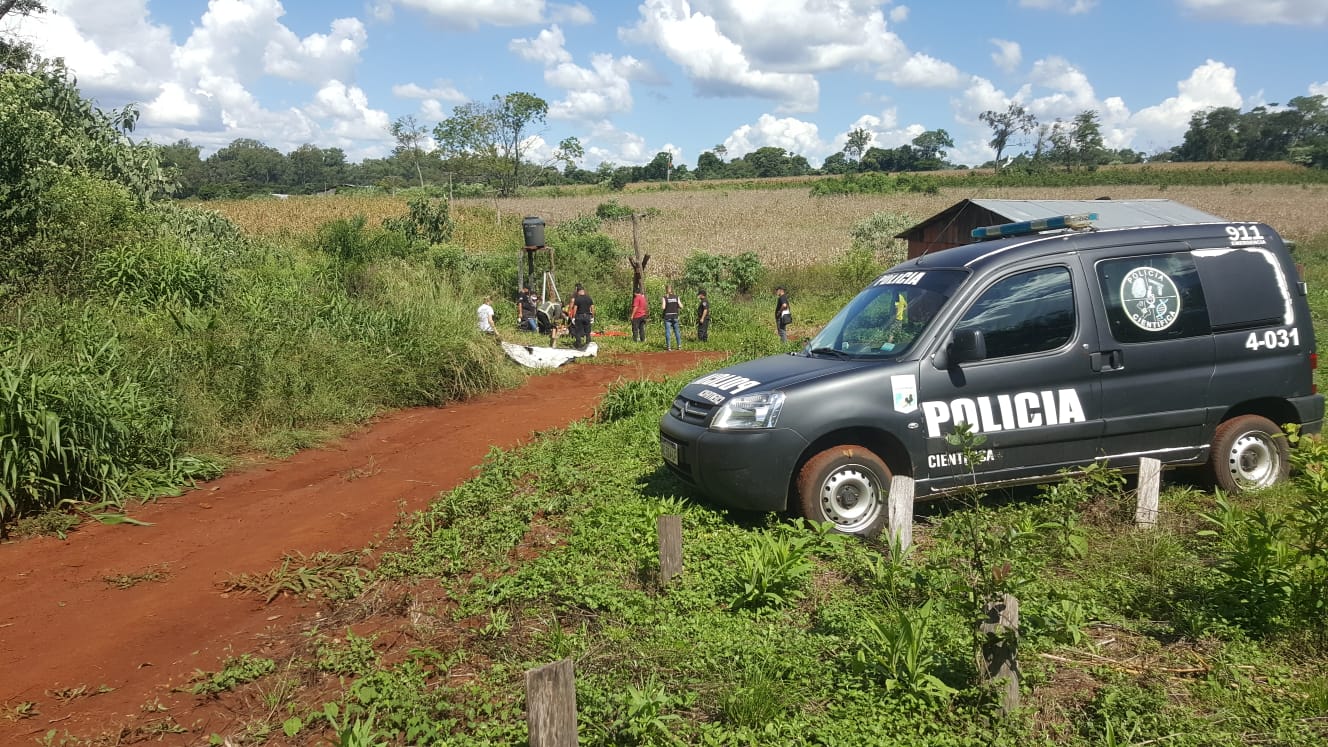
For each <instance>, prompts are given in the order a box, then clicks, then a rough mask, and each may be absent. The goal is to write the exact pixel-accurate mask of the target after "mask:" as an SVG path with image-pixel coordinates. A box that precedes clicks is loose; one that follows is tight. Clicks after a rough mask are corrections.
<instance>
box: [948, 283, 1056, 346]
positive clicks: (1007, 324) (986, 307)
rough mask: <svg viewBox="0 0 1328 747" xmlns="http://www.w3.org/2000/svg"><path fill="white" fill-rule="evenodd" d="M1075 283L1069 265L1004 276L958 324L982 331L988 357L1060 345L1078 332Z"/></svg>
mask: <svg viewBox="0 0 1328 747" xmlns="http://www.w3.org/2000/svg"><path fill="white" fill-rule="evenodd" d="M1074 325H1075V316H1074V285H1073V283H1072V282H1071V280H1070V271H1069V270H1068V269H1066V268H1064V267H1044V268H1042V269H1039V270H1032V271H1031V272H1021V273H1019V274H1017V275H1011V276H1009V277H1007V278H1002V279H1001V280H999V281H997V282H996V284H995V285H993V286H991V287H990V288H988V289H987V290H986V292H984V293H983V294H982V295H981V296H980V297H979V298H978V300H977V301H975V302H974V303H973V305H972V306H971V307H970V308H969V310H968V312H967V313H966V314H964V318H963V319H961V320H959V324H957V325H955V329H976V330H981V332H982V336H983V338H984V339H985V340H986V343H987V357H988V358H1003V357H1005V356H1009V355H1026V354H1028V353H1041V352H1043V351H1047V350H1055V349H1056V348H1059V347H1061V346H1062V345H1064V344H1065V343H1067V342H1069V341H1070V338H1071V337H1073V336H1074Z"/></svg>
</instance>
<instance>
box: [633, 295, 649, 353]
mask: <svg viewBox="0 0 1328 747" xmlns="http://www.w3.org/2000/svg"><path fill="white" fill-rule="evenodd" d="M648 314H649V311H647V302H646V294H645V293H642V292H641V291H637V292H636V294H635V295H633V296H632V340H634V341H635V342H645V341H646V316H647V315H648Z"/></svg>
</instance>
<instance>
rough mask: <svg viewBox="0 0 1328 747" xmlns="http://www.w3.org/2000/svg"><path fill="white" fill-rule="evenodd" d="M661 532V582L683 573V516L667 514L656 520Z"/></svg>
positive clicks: (663, 582)
mask: <svg viewBox="0 0 1328 747" xmlns="http://www.w3.org/2000/svg"><path fill="white" fill-rule="evenodd" d="M655 528H656V530H657V531H658V533H659V584H660V586H663V585H665V584H667V583H668V582H669V580H670V579H672V578H673V577H674V576H676V575H678V574H679V573H682V517H681V516H679V515H677V514H667V515H664V516H661V517H659V519H658V520H657V521H656V522H655Z"/></svg>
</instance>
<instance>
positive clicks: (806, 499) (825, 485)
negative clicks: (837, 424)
mask: <svg viewBox="0 0 1328 747" xmlns="http://www.w3.org/2000/svg"><path fill="white" fill-rule="evenodd" d="M797 488H798V500H799V502H800V503H801V504H802V515H803V516H805V517H807V518H808V519H809V520H811V521H824V522H830V523H831V524H833V525H834V527H835V530H836V531H839V532H843V533H844V534H860V535H864V536H876V535H877V534H880V532H881V529H882V528H883V527H884V526H885V523H886V521H887V519H888V513H889V509H888V503H889V495H890V468H889V467H886V466H885V462H884V461H882V460H881V458H880V457H878V456H876V455H875V454H873V453H872V452H871V450H870V449H867V448H865V447H863V446H856V445H851V444H847V445H844V446H836V447H834V448H832V449H826V450H825V451H822V452H821V453H819V454H817V455H816V456H814V457H812V458H811V459H809V460H807V463H806V464H805V465H803V467H802V470H801V471H800V472H798V482H797Z"/></svg>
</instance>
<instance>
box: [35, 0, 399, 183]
mask: <svg viewBox="0 0 1328 747" xmlns="http://www.w3.org/2000/svg"><path fill="white" fill-rule="evenodd" d="M47 6H48V7H49V8H50V9H51V10H52V11H54V12H53V13H49V14H43V15H40V16H35V17H33V18H30V19H24V21H25V25H24V29H25V33H30V35H31V38H32V40H33V43H34V44H35V45H36V47H37V49H38V51H39V52H40V53H41V54H43V55H46V56H63V57H65V59H66V62H67V64H68V65H69V68H70V70H71V71H72V72H73V73H74V74H75V75H76V76H77V77H78V80H79V85H80V88H82V90H83V91H84V93H85V94H87V95H89V96H91V97H93V98H95V99H97V101H98V105H99V106H102V107H103V108H115V107H119V106H123V105H124V104H125V103H129V102H133V101H142V102H146V103H145V104H144V105H143V117H142V118H141V119H140V120H139V123H138V129H137V131H136V135H138V136H140V137H146V138H148V139H151V140H155V141H159V142H162V141H172V140H177V139H180V138H189V139H190V140H192V141H193V142H195V143H196V144H198V145H201V146H203V147H204V149H205V150H207V151H211V150H214V149H216V148H218V147H221V146H223V145H225V144H227V143H229V142H230V141H232V140H234V139H237V138H254V139H257V140H261V141H263V142H265V143H267V144H268V145H271V146H272V147H274V148H277V149H278V150H282V151H283V152H289V151H290V150H293V149H294V148H295V147H297V146H299V145H301V144H304V143H316V144H318V145H319V146H321V147H341V148H343V149H344V150H346V151H347V153H348V155H351V156H358V157H364V156H368V155H381V154H382V153H383V152H386V150H387V148H388V146H389V144H390V136H389V135H388V133H387V131H386V128H387V124H388V117H387V114H386V113H385V112H383V111H380V110H378V109H374V108H373V107H371V106H370V105H369V102H368V98H367V96H366V95H365V93H364V91H363V90H361V89H360V88H359V87H357V86H355V85H354V84H353V83H352V82H351V81H353V78H354V73H355V69H356V67H358V65H359V63H360V55H361V53H362V51H363V50H364V49H365V48H366V45H367V40H368V33H367V31H366V29H365V27H364V24H363V23H362V22H361V21H359V20H358V19H355V18H341V19H335V20H332V21H330V22H329V25H328V30H327V32H326V33H313V34H309V35H307V36H303V37H301V36H298V35H296V34H295V33H294V32H293V31H291V30H290V28H288V27H287V26H285V25H284V24H283V23H282V21H281V18H282V16H284V15H285V7H284V6H283V4H282V3H281V2H280V1H279V0H209V2H208V5H207V10H206V11H205V12H204V13H203V14H202V16H201V17H200V18H199V19H198V20H197V21H196V22H195V24H194V25H193V27H192V29H190V30H189V33H188V37H187V38H186V40H185V41H184V42H183V43H182V44H180V45H178V46H177V45H175V44H174V43H173V42H172V40H171V30H170V29H169V28H167V27H166V26H162V25H159V24H154V23H152V22H151V21H150V20H149V18H150V16H149V10H148V7H147V3H146V2H145V0H124V1H123V2H117V3H106V2H104V1H101V0H49V2H47ZM272 78H277V79H282V80H287V81H292V82H294V83H296V84H297V87H296V88H294V89H293V90H296V91H298V90H300V89H299V87H298V84H306V85H307V88H305V91H306V92H307V96H308V98H307V99H306V101H305V102H303V103H302V104H297V105H295V106H289V107H285V108H281V109H267V108H265V107H264V105H263V104H262V103H260V101H259V100H258V99H257V97H256V96H254V94H253V93H252V92H251V90H250V89H251V87H252V86H254V85H256V84H258V83H260V82H261V81H263V80H265V79H272Z"/></svg>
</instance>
